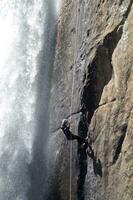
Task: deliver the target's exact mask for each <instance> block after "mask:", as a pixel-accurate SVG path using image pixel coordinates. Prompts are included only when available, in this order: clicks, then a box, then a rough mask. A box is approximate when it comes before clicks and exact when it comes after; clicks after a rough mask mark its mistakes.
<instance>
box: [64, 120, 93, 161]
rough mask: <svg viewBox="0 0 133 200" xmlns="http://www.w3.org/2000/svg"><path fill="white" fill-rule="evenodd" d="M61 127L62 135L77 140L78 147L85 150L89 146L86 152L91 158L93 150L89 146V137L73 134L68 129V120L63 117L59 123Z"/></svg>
mask: <svg viewBox="0 0 133 200" xmlns="http://www.w3.org/2000/svg"><path fill="white" fill-rule="evenodd" d="M61 129H62V131H63V133H64V135H65V136H66V138H67V140H77V142H78V144H79V145H80V148H81V149H82V150H85V151H86V150H87V149H88V147H89V150H87V151H86V153H87V155H88V156H90V157H91V158H92V157H93V155H94V152H93V150H92V147H91V138H88V136H87V137H86V138H82V137H80V136H78V135H74V134H73V133H72V132H71V131H70V123H69V122H68V120H67V119H63V121H62V124H61Z"/></svg>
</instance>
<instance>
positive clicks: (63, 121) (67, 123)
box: [61, 119, 70, 127]
mask: <svg viewBox="0 0 133 200" xmlns="http://www.w3.org/2000/svg"><path fill="white" fill-rule="evenodd" d="M65 126H66V127H70V123H69V121H68V120H67V119H63V120H62V123H61V127H65Z"/></svg>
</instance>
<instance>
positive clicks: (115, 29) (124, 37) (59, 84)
mask: <svg viewBox="0 0 133 200" xmlns="http://www.w3.org/2000/svg"><path fill="white" fill-rule="evenodd" d="M62 4H63V5H62V12H61V15H60V18H59V24H58V33H57V44H56V54H55V62H54V69H53V78H52V83H51V101H50V140H49V150H48V154H49V162H48V168H50V169H51V170H50V172H49V173H48V187H49V188H51V190H50V191H49V194H48V199H50V200H53V199H54V200H55V199H58V200H68V199H72V200H77V199H78V200H103V199H104V200H132V199H133V135H132V134H133V125H132V123H133V100H132V99H133V6H132V0H113V1H111V0H95V1H94V0H82V1H80V0H73V1H72V0H64V1H63V2H62ZM81 108H82V109H81ZM63 118H68V119H70V121H71V127H72V128H71V130H72V131H73V132H74V133H75V134H79V135H82V136H83V137H86V135H89V136H90V137H91V138H92V141H93V142H92V147H93V149H94V158H93V159H91V158H89V157H88V158H87V157H86V155H85V154H84V155H83V154H82V153H81V152H80V150H79V148H78V147H77V143H76V142H73V144H71V143H70V142H68V141H67V140H66V138H65V137H64V135H63V134H62V132H61V130H60V128H59V127H60V124H61V120H62V119H63ZM70 152H71V153H70ZM70 169H71V170H70ZM70 176H71V178H70Z"/></svg>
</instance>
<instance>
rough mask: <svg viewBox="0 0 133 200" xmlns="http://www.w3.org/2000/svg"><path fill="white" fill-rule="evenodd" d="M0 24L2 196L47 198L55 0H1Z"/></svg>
mask: <svg viewBox="0 0 133 200" xmlns="http://www.w3.org/2000/svg"><path fill="white" fill-rule="evenodd" d="M0 29H1V30H0V200H9V199H10V200H42V199H43V200H45V197H44V187H45V173H46V172H45V161H46V155H45V148H46V144H47V138H48V132H47V130H48V102H49V88H50V78H51V70H52V62H53V55H54V46H55V33H56V11H55V3H54V0H23V1H21V0H10V1H9V0H1V2H0Z"/></svg>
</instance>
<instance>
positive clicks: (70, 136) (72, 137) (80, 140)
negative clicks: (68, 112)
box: [62, 126, 86, 145]
mask: <svg viewBox="0 0 133 200" xmlns="http://www.w3.org/2000/svg"><path fill="white" fill-rule="evenodd" d="M62 130H63V133H64V134H65V136H66V138H67V139H68V140H77V141H78V143H79V144H80V145H81V144H83V143H85V142H86V140H85V138H82V137H80V136H78V135H74V134H72V132H71V131H70V130H69V127H66V126H65V127H62Z"/></svg>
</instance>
